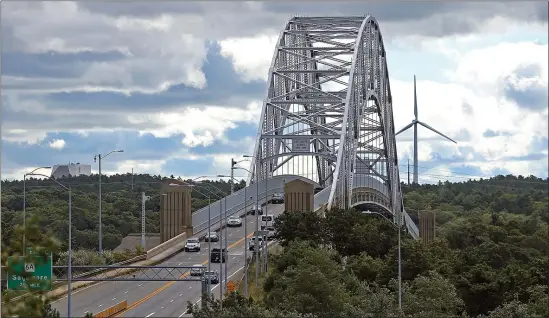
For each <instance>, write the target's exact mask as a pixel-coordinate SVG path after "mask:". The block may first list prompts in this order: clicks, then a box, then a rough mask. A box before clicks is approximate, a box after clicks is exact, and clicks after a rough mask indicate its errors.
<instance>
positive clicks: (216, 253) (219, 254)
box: [210, 248, 229, 263]
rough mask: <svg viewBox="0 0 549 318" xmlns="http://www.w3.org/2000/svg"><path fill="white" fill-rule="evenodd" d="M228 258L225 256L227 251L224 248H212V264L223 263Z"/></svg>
mask: <svg viewBox="0 0 549 318" xmlns="http://www.w3.org/2000/svg"><path fill="white" fill-rule="evenodd" d="M227 258H229V256H228V255H227V250H226V249H224V248H212V256H211V257H210V261H211V262H212V263H220V262H221V263H225V261H226V260H227Z"/></svg>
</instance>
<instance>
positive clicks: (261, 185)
mask: <svg viewBox="0 0 549 318" xmlns="http://www.w3.org/2000/svg"><path fill="white" fill-rule="evenodd" d="M295 179H300V180H304V181H307V182H311V180H309V179H306V178H304V177H301V176H296V175H281V176H274V177H272V178H269V179H268V180H267V182H265V181H259V182H258V183H254V184H251V185H249V186H246V187H245V188H243V189H240V190H238V191H236V192H234V193H233V194H231V195H229V196H227V197H225V198H223V199H221V200H217V201H215V202H213V203H211V204H210V205H209V206H205V207H203V208H201V209H200V210H197V211H195V212H194V213H193V214H192V222H193V232H194V233H195V234H196V233H197V232H200V231H203V230H204V229H206V228H207V227H208V208H209V209H210V215H211V221H210V225H214V224H217V223H218V222H219V210H220V209H221V210H222V211H223V212H224V209H225V205H226V207H227V216H230V215H233V214H234V213H236V212H238V211H239V210H242V209H243V208H244V199H245V198H247V200H246V201H247V204H248V205H253V204H255V202H256V197H257V201H258V202H260V203H263V202H262V201H263V200H265V190H267V196H272V195H273V194H274V193H276V192H283V191H284V185H285V183H287V182H290V181H293V180H295ZM315 186H318V184H316V183H315ZM204 187H207V186H206V185H205V186H204Z"/></svg>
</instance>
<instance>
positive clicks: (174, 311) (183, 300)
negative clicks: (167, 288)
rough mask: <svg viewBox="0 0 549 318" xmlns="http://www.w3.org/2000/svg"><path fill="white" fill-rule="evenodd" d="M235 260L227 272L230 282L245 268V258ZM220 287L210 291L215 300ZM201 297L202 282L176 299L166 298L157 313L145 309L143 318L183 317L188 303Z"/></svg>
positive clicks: (229, 264) (217, 297)
mask: <svg viewBox="0 0 549 318" xmlns="http://www.w3.org/2000/svg"><path fill="white" fill-rule="evenodd" d="M231 258H232V257H231ZM235 258H236V259H238V260H236V261H232V262H230V263H228V264H227V271H228V272H229V278H228V279H229V280H230V279H231V278H232V277H234V275H235V274H236V273H237V272H238V271H240V270H242V268H243V267H244V256H242V255H241V256H239V257H235ZM216 265H217V264H216ZM216 267H217V266H216ZM182 283H183V282H182ZM235 283H236V282H235ZM183 284H184V283H183ZM223 284H225V283H223ZM219 285H220V284H216V285H214V286H212V287H211V289H210V290H211V291H212V296H213V297H214V298H215V299H219ZM223 286H225V285H223ZM185 287H186V286H182V288H181V289H182V290H185ZM189 287H190V286H189ZM181 295H183V296H181ZM201 295H202V286H201V283H200V282H197V283H196V286H192V288H189V291H187V293H180V294H175V295H174V297H168V298H166V299H165V301H164V302H163V303H162V304H159V306H160V308H158V306H157V307H156V311H154V307H151V311H150V312H147V310H146V309H143V311H141V313H143V314H144V316H143V317H145V316H147V315H150V314H153V315H151V316H149V317H179V316H181V314H182V313H184V312H186V311H187V303H188V302H191V303H192V304H195V303H196V302H197V300H199V299H200V297H201ZM139 316H140V317H141V315H139Z"/></svg>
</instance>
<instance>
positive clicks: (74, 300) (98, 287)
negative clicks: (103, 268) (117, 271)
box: [52, 246, 208, 317]
mask: <svg viewBox="0 0 549 318" xmlns="http://www.w3.org/2000/svg"><path fill="white" fill-rule="evenodd" d="M204 255H205V256H206V257H207V255H208V247H207V246H206V247H201V251H200V252H182V253H179V254H176V255H175V256H173V257H172V258H170V259H168V260H166V261H164V262H162V263H161V264H159V265H160V266H193V265H195V264H196V263H197V262H198V263H200V260H201V258H202V257H203V256H204ZM184 271H188V269H176V270H175V272H172V274H170V273H169V269H162V270H158V269H156V270H154V269H147V270H145V271H144V272H143V271H140V272H139V273H130V274H126V275H123V276H121V277H125V276H126V277H127V276H132V275H136V277H138V278H142V279H146V278H147V277H149V278H159V277H165V278H168V277H172V276H177V277H179V276H181V275H182V274H183V273H184ZM177 274H179V275H177ZM164 284H166V282H165V281H161V282H156V281H126V282H124V281H105V282H101V283H98V284H95V285H92V286H89V287H85V288H83V289H82V290H76V291H75V292H73V293H72V297H71V307H72V310H71V312H72V313H73V314H76V315H79V314H80V313H81V312H82V313H85V312H92V313H94V314H95V313H97V312H99V311H102V310H104V309H106V308H109V307H111V306H114V305H116V304H117V303H119V302H121V301H123V300H127V301H128V303H129V304H131V303H133V302H135V301H137V300H139V299H141V298H143V297H145V296H146V295H148V294H150V293H151V292H153V291H154V290H156V289H158V288H159V287H161V286H162V285H164ZM52 307H53V308H55V309H57V310H59V312H60V314H61V316H63V317H67V316H68V315H67V313H68V308H67V297H66V296H65V297H63V298H61V299H59V300H57V301H55V302H53V303H52Z"/></svg>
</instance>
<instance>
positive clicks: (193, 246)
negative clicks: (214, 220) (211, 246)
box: [185, 238, 200, 252]
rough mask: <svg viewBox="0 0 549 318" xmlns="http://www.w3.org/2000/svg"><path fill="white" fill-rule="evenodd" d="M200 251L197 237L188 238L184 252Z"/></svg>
mask: <svg viewBox="0 0 549 318" xmlns="http://www.w3.org/2000/svg"><path fill="white" fill-rule="evenodd" d="M191 251H193V252H200V240H199V239H197V238H190V239H188V240H187V243H185V252H191Z"/></svg>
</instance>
